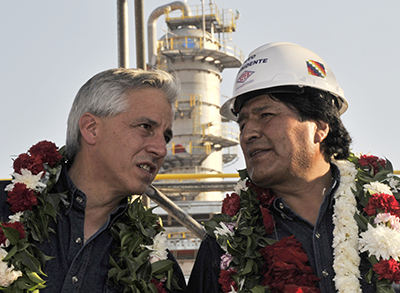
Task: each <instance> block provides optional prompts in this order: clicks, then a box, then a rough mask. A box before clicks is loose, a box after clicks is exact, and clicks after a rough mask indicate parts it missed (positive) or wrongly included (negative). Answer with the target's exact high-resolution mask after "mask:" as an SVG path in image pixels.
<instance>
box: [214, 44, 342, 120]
mask: <svg viewBox="0 0 400 293" xmlns="http://www.w3.org/2000/svg"><path fill="white" fill-rule="evenodd" d="M304 87H311V88H316V89H320V90H322V91H325V92H329V93H330V94H332V95H333V96H335V97H337V98H338V99H337V100H338V104H339V113H340V115H341V114H343V113H344V112H345V111H346V110H347V108H348V103H347V100H346V99H345V98H344V93H343V90H342V89H341V88H340V87H339V85H338V83H337V81H336V78H335V76H334V75H333V72H332V70H331V69H330V68H329V66H328V65H327V64H326V63H325V61H324V60H322V58H321V57H319V56H318V55H317V54H315V53H314V52H312V51H310V50H308V49H306V48H303V47H301V46H299V45H296V44H292V43H284V42H275V43H269V44H266V45H264V46H261V47H259V48H257V49H255V50H254V51H253V52H251V53H250V54H249V57H248V58H247V59H246V60H245V61H244V62H243V65H242V67H241V68H240V69H239V72H238V74H237V76H236V80H235V84H234V88H233V97H232V98H231V99H229V100H228V101H226V102H225V103H224V104H223V105H222V107H221V110H220V113H221V115H222V116H224V117H226V118H228V119H230V120H234V121H236V120H237V114H238V111H239V110H240V108H239V109H235V102H236V99H237V98H238V97H239V96H242V95H244V94H248V93H250V92H253V91H257V90H263V89H265V90H266V91H265V92H264V93H274V92H275V93H276V92H285V91H287V90H288V89H289V88H292V89H293V88H298V89H299V88H304ZM288 91H289V92H290V90H288ZM253 97H254V96H253ZM249 98H251V95H249ZM244 100H246V98H244ZM241 105H243V103H242V104H241Z"/></svg>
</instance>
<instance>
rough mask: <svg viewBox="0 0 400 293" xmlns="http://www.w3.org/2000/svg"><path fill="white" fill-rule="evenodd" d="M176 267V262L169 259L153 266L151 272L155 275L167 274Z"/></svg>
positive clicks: (157, 262)
mask: <svg viewBox="0 0 400 293" xmlns="http://www.w3.org/2000/svg"><path fill="white" fill-rule="evenodd" d="M173 266H174V262H173V261H171V260H169V259H164V260H160V261H156V262H154V263H152V264H151V271H152V274H153V275H159V274H162V273H165V272H166V271H168V270H169V269H171V268H172V267H173Z"/></svg>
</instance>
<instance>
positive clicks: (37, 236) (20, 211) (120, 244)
mask: <svg viewBox="0 0 400 293" xmlns="http://www.w3.org/2000/svg"><path fill="white" fill-rule="evenodd" d="M65 161H66V159H65V157H64V148H61V149H60V150H58V148H57V147H56V145H55V144H54V143H52V142H49V141H41V142H39V143H37V144H36V145H34V146H32V147H31V148H30V149H29V151H28V152H27V153H24V154H21V155H19V156H18V158H17V159H15V160H14V164H13V167H14V173H13V174H12V177H13V179H12V182H11V184H9V185H7V187H6V188H5V190H6V191H7V192H8V196H7V202H8V203H9V204H10V210H11V212H12V213H13V214H12V215H11V216H9V221H4V222H0V291H3V292H10V293H11V292H14V293H15V292H38V291H39V290H40V289H43V288H45V287H46V281H45V280H44V279H43V278H42V277H46V274H45V273H44V272H43V271H42V267H44V266H45V263H46V261H48V260H50V259H52V257H51V256H46V255H44V254H43V252H42V251H41V250H40V249H39V248H38V247H37V246H36V245H35V244H34V243H32V240H34V241H36V242H39V243H41V242H43V241H49V239H50V238H49V235H50V234H49V233H55V231H54V229H52V228H51V226H52V224H53V223H54V222H55V221H56V218H57V215H58V211H59V206H60V203H61V202H62V201H65V200H66V195H65V194H64V193H52V192H51V191H52V188H53V187H54V185H55V184H56V182H57V181H58V178H59V175H60V173H61V168H62V165H63V163H64V162H65ZM111 234H112V236H113V237H114V238H115V239H116V241H117V248H116V250H115V251H114V252H113V255H112V256H111V255H110V267H111V268H110V270H109V272H108V278H109V279H111V280H112V281H113V282H115V283H116V284H118V285H119V286H120V287H122V288H123V290H124V292H127V291H129V292H158V293H166V292H167V291H166V289H169V290H170V289H171V288H179V286H178V283H177V280H176V277H175V276H173V269H172V267H173V264H174V263H173V262H172V261H171V260H168V259H167V250H166V235H165V234H164V229H163V228H162V226H161V225H160V222H159V217H158V216H157V215H155V214H153V212H152V209H145V208H144V207H143V205H142V203H141V197H136V198H130V199H129V205H128V209H127V211H126V212H125V213H124V214H123V215H122V216H121V217H119V218H118V219H117V220H116V221H115V222H114V224H113V225H112V226H111Z"/></svg>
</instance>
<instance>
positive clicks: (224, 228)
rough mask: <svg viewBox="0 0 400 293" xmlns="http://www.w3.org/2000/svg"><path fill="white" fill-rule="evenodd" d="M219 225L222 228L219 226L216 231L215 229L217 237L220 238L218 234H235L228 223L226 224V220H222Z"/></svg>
mask: <svg viewBox="0 0 400 293" xmlns="http://www.w3.org/2000/svg"><path fill="white" fill-rule="evenodd" d="M228 224H230V223H228ZM219 225H220V226H221V227H222V228H219V227H216V228H215V231H214V234H215V237H217V238H218V235H222V236H233V235H234V233H233V232H232V231H231V229H229V227H228V225H227V224H225V223H224V222H220V223H219Z"/></svg>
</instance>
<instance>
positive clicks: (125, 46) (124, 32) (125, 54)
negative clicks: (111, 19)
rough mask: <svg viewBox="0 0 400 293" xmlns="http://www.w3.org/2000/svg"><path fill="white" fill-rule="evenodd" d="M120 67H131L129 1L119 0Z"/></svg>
mask: <svg viewBox="0 0 400 293" xmlns="http://www.w3.org/2000/svg"><path fill="white" fill-rule="evenodd" d="M117 19H118V67H120V68H128V67H129V38H128V1H127V0H117Z"/></svg>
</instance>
